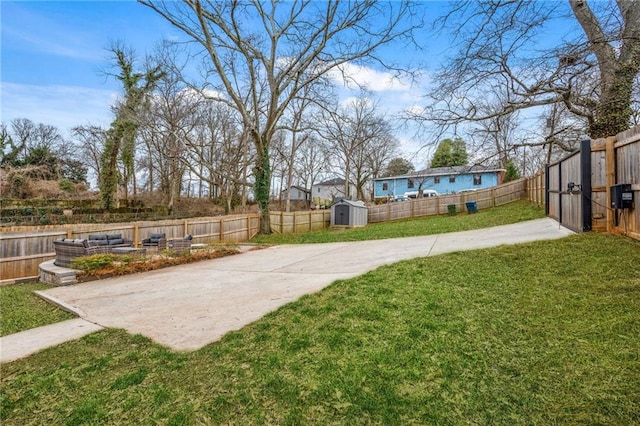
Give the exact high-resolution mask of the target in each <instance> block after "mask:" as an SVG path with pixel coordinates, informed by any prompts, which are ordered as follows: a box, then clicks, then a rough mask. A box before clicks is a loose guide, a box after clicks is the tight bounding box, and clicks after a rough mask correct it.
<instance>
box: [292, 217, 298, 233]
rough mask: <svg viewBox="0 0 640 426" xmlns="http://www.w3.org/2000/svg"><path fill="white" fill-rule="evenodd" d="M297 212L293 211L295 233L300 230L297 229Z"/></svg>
mask: <svg viewBox="0 0 640 426" xmlns="http://www.w3.org/2000/svg"><path fill="white" fill-rule="evenodd" d="M296 226H297V225H296V212H293V233H294V234H297V233H298V230H297V229H296Z"/></svg>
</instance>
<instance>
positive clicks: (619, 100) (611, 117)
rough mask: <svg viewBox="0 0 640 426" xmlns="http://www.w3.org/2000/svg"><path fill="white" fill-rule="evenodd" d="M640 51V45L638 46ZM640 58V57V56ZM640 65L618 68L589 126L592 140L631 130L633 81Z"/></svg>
mask: <svg viewBox="0 0 640 426" xmlns="http://www.w3.org/2000/svg"><path fill="white" fill-rule="evenodd" d="M638 49H639V50H640V43H639V46H638ZM638 56H640V55H638ZM639 68H640V64H635V63H630V64H624V65H621V66H618V67H617V69H616V71H615V72H614V78H613V82H612V83H611V84H610V85H609V86H608V87H607V88H604V89H605V90H606V91H605V92H603V94H602V97H601V100H600V103H599V104H598V108H597V110H596V115H595V119H594V120H593V122H592V123H591V124H590V126H589V135H590V136H591V137H592V138H594V139H595V138H604V137H607V136H613V135H617V134H618V133H620V132H623V131H625V130H627V129H628V128H629V123H630V117H631V116H632V114H633V110H632V109H631V98H632V94H633V81H634V78H635V76H636V75H637V73H638V69H639Z"/></svg>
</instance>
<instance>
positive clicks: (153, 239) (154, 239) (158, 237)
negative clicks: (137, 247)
mask: <svg viewBox="0 0 640 426" xmlns="http://www.w3.org/2000/svg"><path fill="white" fill-rule="evenodd" d="M165 235H166V234H151V235H150V236H149V240H151V242H152V243H157V242H158V241H160V240H161V239H163V238H165Z"/></svg>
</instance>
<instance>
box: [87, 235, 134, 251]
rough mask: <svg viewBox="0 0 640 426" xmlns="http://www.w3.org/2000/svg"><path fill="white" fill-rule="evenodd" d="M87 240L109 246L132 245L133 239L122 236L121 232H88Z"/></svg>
mask: <svg viewBox="0 0 640 426" xmlns="http://www.w3.org/2000/svg"><path fill="white" fill-rule="evenodd" d="M89 242H90V243H96V244H97V245H99V246H107V247H109V248H114V247H131V246H133V241H131V240H126V239H124V238H122V234H90V235H89Z"/></svg>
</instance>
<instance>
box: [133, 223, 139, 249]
mask: <svg viewBox="0 0 640 426" xmlns="http://www.w3.org/2000/svg"><path fill="white" fill-rule="evenodd" d="M139 242H140V228H139V227H138V222H135V223H134V224H133V246H134V247H138V243H139Z"/></svg>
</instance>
